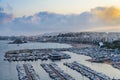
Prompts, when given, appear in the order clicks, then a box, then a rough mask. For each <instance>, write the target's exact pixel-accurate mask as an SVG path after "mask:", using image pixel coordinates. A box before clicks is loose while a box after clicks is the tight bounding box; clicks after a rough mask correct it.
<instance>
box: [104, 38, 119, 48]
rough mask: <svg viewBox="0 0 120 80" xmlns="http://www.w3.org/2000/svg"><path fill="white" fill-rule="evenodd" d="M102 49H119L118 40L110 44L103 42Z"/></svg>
mask: <svg viewBox="0 0 120 80" xmlns="http://www.w3.org/2000/svg"><path fill="white" fill-rule="evenodd" d="M102 47H106V48H110V49H120V40H116V41H113V42H112V43H110V42H105V43H104V45H103V46H102Z"/></svg>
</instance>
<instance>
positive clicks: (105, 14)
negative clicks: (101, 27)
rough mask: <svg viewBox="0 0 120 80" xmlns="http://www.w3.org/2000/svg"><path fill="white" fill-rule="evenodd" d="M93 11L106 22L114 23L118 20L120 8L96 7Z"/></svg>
mask: <svg viewBox="0 0 120 80" xmlns="http://www.w3.org/2000/svg"><path fill="white" fill-rule="evenodd" d="M93 13H94V14H96V15H97V16H98V17H99V18H101V19H103V20H105V21H107V22H110V23H115V24H116V23H119V22H120V8H118V7H105V8H100V9H98V8H96V9H94V10H93Z"/></svg>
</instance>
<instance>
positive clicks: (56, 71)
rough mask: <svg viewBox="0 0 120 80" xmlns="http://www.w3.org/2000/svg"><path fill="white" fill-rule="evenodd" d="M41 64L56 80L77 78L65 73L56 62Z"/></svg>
mask: <svg viewBox="0 0 120 80" xmlns="http://www.w3.org/2000/svg"><path fill="white" fill-rule="evenodd" d="M41 66H42V67H43V68H44V69H45V71H46V72H47V73H49V75H50V77H51V78H53V79H54V80H75V79H74V78H72V77H71V76H70V75H68V74H66V73H64V71H63V70H61V69H60V68H59V67H58V66H57V65H56V64H52V63H51V64H41Z"/></svg>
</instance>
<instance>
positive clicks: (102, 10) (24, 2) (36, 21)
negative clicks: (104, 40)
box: [0, 0, 120, 36]
mask: <svg viewBox="0 0 120 80" xmlns="http://www.w3.org/2000/svg"><path fill="white" fill-rule="evenodd" d="M81 31H98V32H101V31H105V32H120V0H0V36H2V35H6V36H7V35H39V34H43V33H51V32H81Z"/></svg>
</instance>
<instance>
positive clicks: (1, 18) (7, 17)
mask: <svg viewBox="0 0 120 80" xmlns="http://www.w3.org/2000/svg"><path fill="white" fill-rule="evenodd" d="M12 19H13V15H12V14H7V13H4V12H0V24H6V23H8V22H11V20H12Z"/></svg>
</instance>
